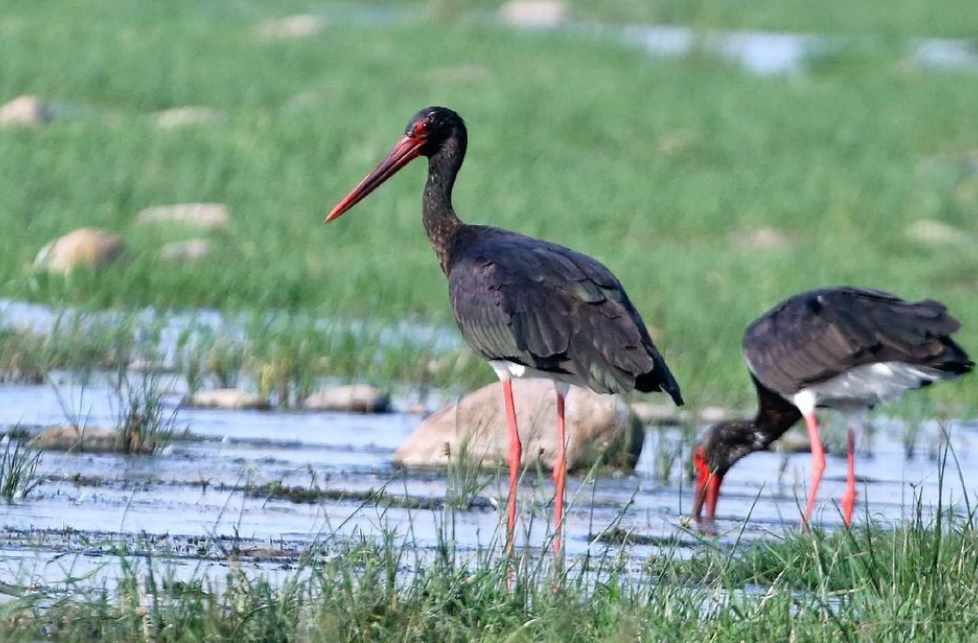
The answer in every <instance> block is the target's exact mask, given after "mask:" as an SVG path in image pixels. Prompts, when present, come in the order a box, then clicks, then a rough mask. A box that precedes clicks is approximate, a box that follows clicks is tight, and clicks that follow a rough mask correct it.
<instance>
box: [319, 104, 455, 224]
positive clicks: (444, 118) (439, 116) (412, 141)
mask: <svg viewBox="0 0 978 643" xmlns="http://www.w3.org/2000/svg"><path fill="white" fill-rule="evenodd" d="M449 142H454V145H453V146H451V149H450V150H449V145H448V143H449ZM465 144H466V132H465V122H464V121H463V120H462V117H461V116H459V115H458V114H457V113H455V112H454V111H452V110H450V109H448V108H447V107H426V108H424V109H422V110H421V111H420V112H418V113H417V114H415V115H414V116H412V117H411V120H409V121H408V124H407V127H406V128H405V129H404V136H403V137H401V140H399V141H398V142H397V143H396V144H395V145H394V147H393V148H392V149H391V151H390V152H388V154H387V156H386V157H385V158H384V160H383V161H381V162H380V163H379V164H378V165H377V167H375V168H374V169H373V170H372V171H371V172H370V173H369V174H368V175H367V176H366V177H364V179H363V180H362V181H360V183H359V184H358V185H357V186H356V187H355V188H353V190H352V191H351V192H350V193H349V194H348V195H346V197H345V198H344V199H343V200H342V201H340V202H339V204H338V205H337V206H336V207H335V208H333V210H332V212H330V213H329V215H328V216H327V217H326V222H327V223H329V222H330V221H333V220H335V219H338V218H339V217H340V216H341V215H342V214H343V213H344V212H346V211H347V210H349V209H350V208H352V207H353V206H354V205H356V204H357V203H359V202H360V201H362V200H363V199H364V198H365V197H366V196H367V195H368V194H370V193H371V192H373V191H374V190H376V189H377V188H378V187H380V185H381V184H382V183H383V182H384V181H386V180H387V179H389V178H391V177H392V176H394V175H395V174H397V172H398V171H400V170H401V169H402V168H403V167H405V166H406V165H407V164H408V163H410V162H411V161H413V160H414V159H416V158H418V157H419V156H427V157H429V158H430V157H433V156H435V155H436V154H439V153H441V152H443V151H446V150H448V151H451V152H453V153H455V154H456V155H457V157H458V163H459V164H461V157H462V156H463V155H464V154H465Z"/></svg>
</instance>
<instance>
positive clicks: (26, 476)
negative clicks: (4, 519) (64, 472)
mask: <svg viewBox="0 0 978 643" xmlns="http://www.w3.org/2000/svg"><path fill="white" fill-rule="evenodd" d="M11 433H14V434H16V428H15V429H14V430H12V431H8V433H7V435H6V436H5V439H4V442H3V445H2V447H3V451H2V452H0V501H2V502H11V501H13V500H21V499H23V498H26V497H27V495H28V494H29V493H30V492H31V491H33V490H34V489H35V488H36V487H37V485H39V484H41V478H40V476H38V475H37V467H38V465H39V464H40V463H41V452H40V451H38V450H37V449H34V448H32V447H31V446H30V445H28V444H27V443H26V442H24V441H23V438H20V439H18V438H15V437H11Z"/></svg>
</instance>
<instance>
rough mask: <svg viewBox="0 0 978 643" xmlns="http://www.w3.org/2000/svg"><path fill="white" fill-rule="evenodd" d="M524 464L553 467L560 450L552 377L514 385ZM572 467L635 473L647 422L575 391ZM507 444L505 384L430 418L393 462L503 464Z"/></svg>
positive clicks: (570, 418) (615, 403) (570, 406)
mask: <svg viewBox="0 0 978 643" xmlns="http://www.w3.org/2000/svg"><path fill="white" fill-rule="evenodd" d="M513 397H514V403H515V406H516V417H517V424H518V426H519V431H520V437H521V440H522V443H523V465H524V466H525V465H528V464H530V463H533V462H535V461H539V462H540V464H541V466H542V467H544V468H547V469H553V466H554V462H555V460H556V453H557V411H556V400H557V395H556V392H555V391H554V387H553V384H552V383H551V382H549V381H547V380H520V381H516V382H514V383H513ZM565 418H566V427H567V440H568V442H567V466H568V470H571V471H574V470H584V469H588V468H589V467H591V466H593V465H594V464H595V463H598V462H600V463H601V464H602V465H605V466H611V467H617V468H620V469H625V470H630V469H633V468H634V467H635V463H636V462H638V458H639V455H641V453H642V444H643V443H644V441H645V431H644V430H643V428H642V423H641V422H640V421H639V419H638V418H637V417H636V416H635V414H634V413H632V412H631V410H630V409H629V407H628V405H627V404H625V402H624V401H622V400H621V398H619V397H617V396H614V395H599V394H597V393H594V392H592V391H589V390H585V389H580V388H576V387H572V388H571V390H570V393H569V394H568V396H567V400H566V405H565ZM508 447H509V434H508V429H507V426H506V411H505V404H504V401H503V391H502V385H501V384H500V383H498V382H497V383H495V384H490V385H488V386H485V387H483V388H481V389H479V390H477V391H475V392H473V393H470V394H469V395H466V396H465V397H464V398H462V400H461V401H459V403H458V404H457V405H455V406H450V407H447V408H444V409H442V410H440V411H438V412H436V413H434V414H432V415H431V416H429V417H427V418H426V419H424V420H423V421H422V422H421V424H420V425H418V428H417V429H415V430H414V432H413V433H412V434H411V435H410V436H409V437H408V438H407V440H406V441H405V442H404V443H403V444H402V445H401V446H400V447H399V448H398V449H397V451H396V452H395V454H394V463H395V464H398V465H401V466H407V467H419V466H444V465H446V464H448V463H449V462H452V461H453V460H456V459H462V458H465V459H468V460H469V461H470V462H473V463H475V464H479V465H482V466H487V467H492V466H497V465H505V463H506V453H507V450H508Z"/></svg>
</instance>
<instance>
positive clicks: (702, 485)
mask: <svg viewBox="0 0 978 643" xmlns="http://www.w3.org/2000/svg"><path fill="white" fill-rule="evenodd" d="M693 461H694V465H695V468H696V491H695V493H694V494H693V516H694V517H695V518H696V522H698V523H700V524H704V522H705V524H707V525H710V524H711V523H712V522H713V519H714V517H715V516H716V513H717V500H719V498H720V484H721V483H722V482H723V476H721V475H718V474H717V473H716V472H713V471H711V470H710V467H709V466H708V465H707V464H706V457H705V454H704V452H703V449H702V447H698V448H697V449H696V450H695V452H694V454H693ZM703 505H706V516H705V520H704V516H703Z"/></svg>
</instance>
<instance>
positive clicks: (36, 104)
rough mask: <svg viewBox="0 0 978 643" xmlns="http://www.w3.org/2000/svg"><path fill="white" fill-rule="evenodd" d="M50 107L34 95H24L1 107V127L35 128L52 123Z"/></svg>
mask: <svg viewBox="0 0 978 643" xmlns="http://www.w3.org/2000/svg"><path fill="white" fill-rule="evenodd" d="M52 117H53V113H52V110H51V108H50V107H49V106H48V105H45V104H44V103H43V102H42V101H41V99H40V98H38V97H37V96H35V95H33V94H24V95H23V96H18V97H17V98H15V99H13V100H11V101H9V102H7V103H5V104H4V105H3V106H2V107H0V127H34V126H37V125H43V124H44V123H47V122H49V121H51V119H52Z"/></svg>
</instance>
